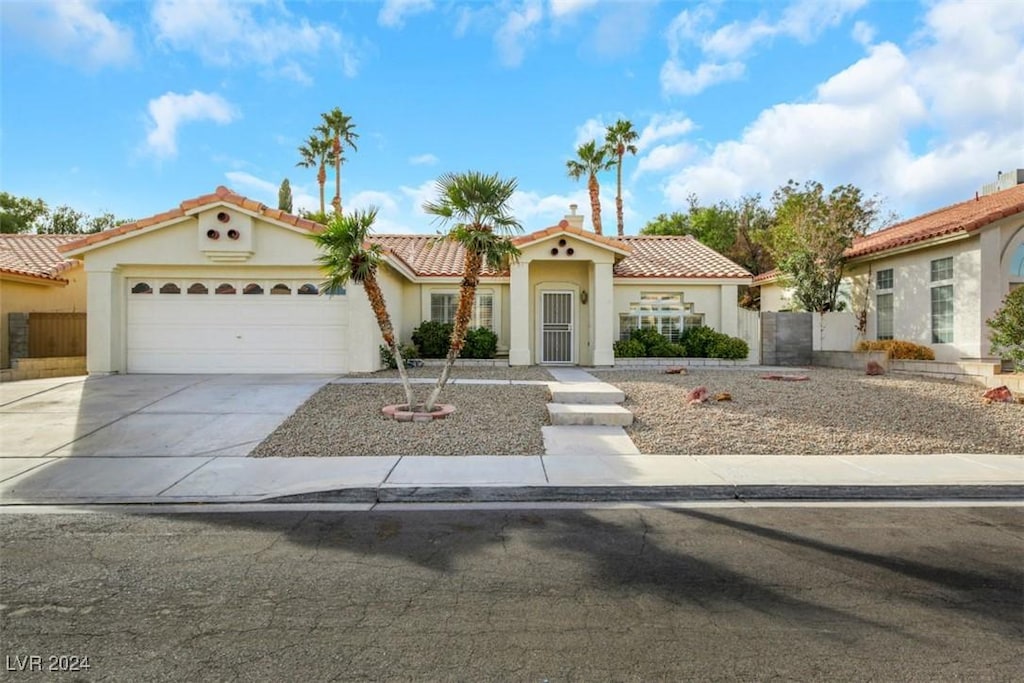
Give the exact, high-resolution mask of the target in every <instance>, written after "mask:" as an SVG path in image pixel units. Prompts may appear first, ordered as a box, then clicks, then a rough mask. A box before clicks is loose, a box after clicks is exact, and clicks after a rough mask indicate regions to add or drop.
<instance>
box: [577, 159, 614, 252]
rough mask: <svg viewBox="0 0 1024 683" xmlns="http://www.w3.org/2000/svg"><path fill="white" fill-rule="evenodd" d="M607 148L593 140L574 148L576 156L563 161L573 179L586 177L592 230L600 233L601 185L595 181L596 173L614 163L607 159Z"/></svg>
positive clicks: (605, 169)
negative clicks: (599, 145)
mask: <svg viewBox="0 0 1024 683" xmlns="http://www.w3.org/2000/svg"><path fill="white" fill-rule="evenodd" d="M607 156H608V150H607V148H605V147H598V146H597V143H596V142H595V141H593V140H591V141H590V142H585V143H583V144H582V145H580V146H579V147H577V148H576V158H575V159H570V160H569V161H567V162H565V167H566V171H567V172H568V174H569V177H570V178H572V179H573V180H579V179H580V178H582V177H583V176H586V177H587V190H589V191H590V214H591V215H590V220H591V221H592V222H593V223H594V232H596V233H597V234H598V235H600V234H601V185H600V183H598V182H597V174H598V173H601V172H602V171H608V170H611V167H612V166H614V165H615V161H614V160H613V159H608V158H607Z"/></svg>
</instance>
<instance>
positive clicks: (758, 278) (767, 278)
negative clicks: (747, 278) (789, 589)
mask: <svg viewBox="0 0 1024 683" xmlns="http://www.w3.org/2000/svg"><path fill="white" fill-rule="evenodd" d="M780 275H782V271H781V270H779V269H778V268H772V269H771V270H769V271H767V272H764V273H761V274H760V275H755V276H754V284H755V285H760V284H764V283H765V282H771V281H773V280H775V279H776V278H778V277H779V276H780Z"/></svg>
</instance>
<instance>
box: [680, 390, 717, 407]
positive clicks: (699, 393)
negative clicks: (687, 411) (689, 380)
mask: <svg viewBox="0 0 1024 683" xmlns="http://www.w3.org/2000/svg"><path fill="white" fill-rule="evenodd" d="M709 400H711V399H710V398H709V397H708V388H707V387H696V388H694V389H691V390H690V391H689V392H688V393H687V394H686V404H687V405H691V406H692V405H694V404H695V403H705V402H707V401H709Z"/></svg>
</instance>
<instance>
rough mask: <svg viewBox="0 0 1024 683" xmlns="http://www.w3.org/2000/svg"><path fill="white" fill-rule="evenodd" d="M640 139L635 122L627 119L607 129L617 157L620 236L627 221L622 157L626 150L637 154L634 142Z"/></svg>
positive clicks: (608, 142)
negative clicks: (623, 216)
mask: <svg viewBox="0 0 1024 683" xmlns="http://www.w3.org/2000/svg"><path fill="white" fill-rule="evenodd" d="M639 139H640V135H639V134H638V133H637V132H636V131H635V130H633V122H632V121H627V120H626V119H619V120H618V121H616V122H615V124H614V125H611V126H608V128H607V129H606V131H605V136H604V141H605V145H606V146H607V147H608V152H609V153H610V154H611V155H612V156H614V157H615V159H616V161H615V166H616V173H615V176H616V182H617V191H616V193H615V218H616V219H617V220H618V228H619V237H622V235H623V231H624V230H625V223H624V222H623V220H622V157H624V156H626V152H629V153H630V154H632V155H634V156H635V155H636V145H634V144H633V143H634V142H636V141H637V140H639Z"/></svg>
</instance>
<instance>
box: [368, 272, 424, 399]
mask: <svg viewBox="0 0 1024 683" xmlns="http://www.w3.org/2000/svg"><path fill="white" fill-rule="evenodd" d="M363 288H364V289H365V290H366V297H367V298H368V299H369V300H370V308H372V309H373V314H374V315H375V316H376V317H377V325H378V326H379V327H380V333H381V336H383V337H384V343H385V344H387V345H388V348H389V349H390V350H391V355H393V356H394V357H395V362H396V363H397V364H398V376H399V378H401V380H402V389H403V390H404V391H405V402H406V405H408V406H409V410H413V409H414V406H415V405H416V404H415V402H414V400H413V395H412V384H411V383H410V382H409V373H408V372H406V369H405V359H404V358H402V350H401V349H400V348H399V343H398V339H396V338H395V330H394V328H393V327H392V326H391V316H389V315H388V309H387V306H385V305H384V293H383V292H381V291H380V284H379V283H378V282H377V277H376V276H375V275H368V276H367V277H366V279H364V280H363Z"/></svg>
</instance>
